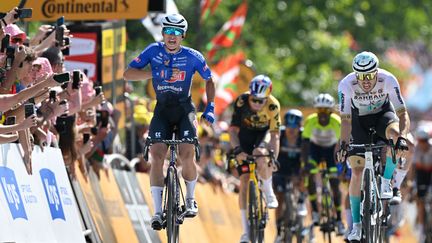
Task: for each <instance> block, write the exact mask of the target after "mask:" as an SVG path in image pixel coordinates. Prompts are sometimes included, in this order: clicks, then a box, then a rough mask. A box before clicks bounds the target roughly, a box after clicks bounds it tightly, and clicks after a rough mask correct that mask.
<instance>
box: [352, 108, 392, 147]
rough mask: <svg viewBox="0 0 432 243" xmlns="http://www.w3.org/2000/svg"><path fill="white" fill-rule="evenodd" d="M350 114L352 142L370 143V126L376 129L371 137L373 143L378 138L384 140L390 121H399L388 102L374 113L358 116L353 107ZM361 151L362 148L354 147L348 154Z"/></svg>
mask: <svg viewBox="0 0 432 243" xmlns="http://www.w3.org/2000/svg"><path fill="white" fill-rule="evenodd" d="M352 114H353V116H352V121H351V127H352V129H351V136H352V139H353V143H354V144H368V143H370V135H369V129H370V128H374V129H375V131H376V134H375V135H374V137H373V143H377V142H378V141H379V140H384V141H385V140H387V138H386V134H385V132H386V129H387V127H388V126H389V125H390V124H392V123H395V122H399V118H398V117H397V115H396V113H395V112H394V109H393V107H392V106H391V104H390V103H388V104H387V105H385V107H384V108H383V110H382V111H380V112H378V113H376V114H371V115H365V116H359V115H358V112H357V111H356V110H355V109H353V110H352ZM395 142H396V141H395ZM362 152H364V151H363V149H359V148H355V149H352V150H351V151H350V152H349V154H350V155H354V154H359V153H362Z"/></svg>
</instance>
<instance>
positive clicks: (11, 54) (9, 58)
mask: <svg viewBox="0 0 432 243" xmlns="http://www.w3.org/2000/svg"><path fill="white" fill-rule="evenodd" d="M14 59H15V47H14V46H8V47H7V48H6V70H10V69H11V68H12V64H13V61H14Z"/></svg>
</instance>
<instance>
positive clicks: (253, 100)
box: [252, 98, 266, 104]
mask: <svg viewBox="0 0 432 243" xmlns="http://www.w3.org/2000/svg"><path fill="white" fill-rule="evenodd" d="M265 100H266V99H256V98H252V102H253V103H256V104H264V102H265Z"/></svg>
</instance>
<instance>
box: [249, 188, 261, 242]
mask: <svg viewBox="0 0 432 243" xmlns="http://www.w3.org/2000/svg"><path fill="white" fill-rule="evenodd" d="M248 196H249V198H248V202H249V203H248V213H249V215H248V219H249V232H250V233H249V238H250V240H251V242H252V243H257V242H258V234H259V224H258V200H257V194H256V186H255V183H254V182H253V181H250V182H249V194H248Z"/></svg>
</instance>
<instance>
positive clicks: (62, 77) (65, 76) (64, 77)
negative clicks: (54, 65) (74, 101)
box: [53, 72, 70, 84]
mask: <svg viewBox="0 0 432 243" xmlns="http://www.w3.org/2000/svg"><path fill="white" fill-rule="evenodd" d="M53 78H54V80H55V81H57V83H60V84H63V83H64V82H68V81H70V74H69V72H65V73H59V74H54V77H53Z"/></svg>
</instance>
